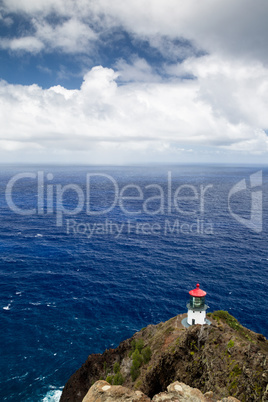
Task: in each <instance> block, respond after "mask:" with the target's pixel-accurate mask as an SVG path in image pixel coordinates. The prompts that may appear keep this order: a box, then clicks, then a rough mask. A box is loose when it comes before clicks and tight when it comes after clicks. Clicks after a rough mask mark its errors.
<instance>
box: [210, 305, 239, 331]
mask: <svg viewBox="0 0 268 402" xmlns="http://www.w3.org/2000/svg"><path fill="white" fill-rule="evenodd" d="M213 318H214V319H216V320H217V321H218V320H219V318H220V319H222V320H224V321H225V322H226V324H228V325H229V327H231V328H233V329H236V330H238V329H240V328H241V325H240V324H239V322H238V321H237V319H236V318H234V317H233V316H232V315H231V314H229V313H228V311H224V310H219V311H214V313H213Z"/></svg>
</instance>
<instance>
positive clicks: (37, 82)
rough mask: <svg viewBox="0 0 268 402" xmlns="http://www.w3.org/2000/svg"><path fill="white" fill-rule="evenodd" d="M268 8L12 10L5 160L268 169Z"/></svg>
mask: <svg viewBox="0 0 268 402" xmlns="http://www.w3.org/2000/svg"><path fill="white" fill-rule="evenodd" d="M267 21H268V1H267V0H254V1H253V0H235V1H234V0H187V1H185V0H124V1H123V0H113V1H111V0H46V1H43V0H35V1H32V0H0V162H2V163H21V162H22V163H64V164H119V165H124V164H145V163H247V164H248V163H260V164H263V163H265V164H266V163H267V161H268V158H267V156H268V46H267V40H268V24H267Z"/></svg>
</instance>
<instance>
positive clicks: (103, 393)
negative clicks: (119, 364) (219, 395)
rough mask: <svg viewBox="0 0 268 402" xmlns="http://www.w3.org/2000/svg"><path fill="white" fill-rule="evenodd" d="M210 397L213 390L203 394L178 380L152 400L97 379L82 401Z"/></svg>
mask: <svg viewBox="0 0 268 402" xmlns="http://www.w3.org/2000/svg"><path fill="white" fill-rule="evenodd" d="M211 398H213V392H211V391H210V392H206V394H205V395H203V394H202V392H201V391H199V389H197V388H192V387H189V385H186V384H184V383H183V382H178V381H175V382H174V383H172V384H170V385H169V386H168V387H167V391H166V392H160V393H159V394H157V395H155V396H154V397H153V399H152V400H151V399H150V398H148V397H147V396H146V395H144V393H142V392H141V391H133V390H130V389H129V388H126V387H122V386H121V385H110V384H109V383H108V382H106V381H97V382H95V384H93V385H92V387H91V388H90V390H89V391H88V393H87V394H86V396H85V397H84V399H83V401H82V402H120V401H121V402H127V401H129V402H135V401H137V402H149V401H152V402H165V401H169V402H209V401H212V400H213V399H211ZM214 400H215V399H214ZM217 402H239V400H238V399H236V398H234V397H231V396H229V397H228V398H223V399H221V400H220V401H217Z"/></svg>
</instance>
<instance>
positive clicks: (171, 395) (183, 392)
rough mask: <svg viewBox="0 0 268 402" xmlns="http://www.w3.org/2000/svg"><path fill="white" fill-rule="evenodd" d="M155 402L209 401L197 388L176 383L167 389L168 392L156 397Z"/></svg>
mask: <svg viewBox="0 0 268 402" xmlns="http://www.w3.org/2000/svg"><path fill="white" fill-rule="evenodd" d="M152 401H153V402H162V401H174V402H187V401H189V402H207V401H208V400H207V399H206V398H205V396H204V395H203V394H202V392H201V391H199V389H197V388H191V387H189V385H186V384H184V383H183V382H178V381H176V382H174V383H172V384H170V385H169V386H168V387H167V392H161V393H160V394H158V395H155V396H154V397H153V399H152Z"/></svg>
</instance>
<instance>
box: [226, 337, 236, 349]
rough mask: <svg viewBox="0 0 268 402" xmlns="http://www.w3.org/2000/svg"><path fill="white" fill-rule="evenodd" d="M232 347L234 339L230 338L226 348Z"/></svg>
mask: <svg viewBox="0 0 268 402" xmlns="http://www.w3.org/2000/svg"><path fill="white" fill-rule="evenodd" d="M232 347H234V341H233V340H232V339H230V340H229V342H228V343H227V348H232Z"/></svg>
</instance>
